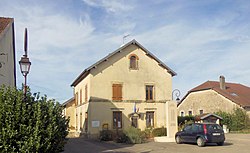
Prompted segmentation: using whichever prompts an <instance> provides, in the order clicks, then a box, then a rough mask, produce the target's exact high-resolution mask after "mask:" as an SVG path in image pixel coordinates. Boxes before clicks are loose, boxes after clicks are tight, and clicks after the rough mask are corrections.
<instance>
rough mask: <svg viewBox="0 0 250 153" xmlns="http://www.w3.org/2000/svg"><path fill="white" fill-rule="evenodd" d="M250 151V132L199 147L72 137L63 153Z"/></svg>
mask: <svg viewBox="0 0 250 153" xmlns="http://www.w3.org/2000/svg"><path fill="white" fill-rule="evenodd" d="M115 152H116V153H164V152H166V153H249V152H250V134H226V141H225V144H224V146H217V145H216V144H209V145H208V146H206V147H198V146H197V145H195V144H176V143H173V142H168V143H166V142H164V143H162V142H148V143H144V144H135V145H129V144H117V143H114V142H100V141H95V140H87V139H84V138H70V139H68V141H67V144H66V145H65V150H64V152H63V153H115Z"/></svg>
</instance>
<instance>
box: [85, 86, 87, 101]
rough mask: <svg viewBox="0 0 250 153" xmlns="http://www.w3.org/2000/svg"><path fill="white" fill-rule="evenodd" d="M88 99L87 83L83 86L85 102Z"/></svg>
mask: <svg viewBox="0 0 250 153" xmlns="http://www.w3.org/2000/svg"><path fill="white" fill-rule="evenodd" d="M87 101H88V85H86V86H85V102H87Z"/></svg>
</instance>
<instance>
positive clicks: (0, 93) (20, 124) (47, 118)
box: [0, 86, 68, 152]
mask: <svg viewBox="0 0 250 153" xmlns="http://www.w3.org/2000/svg"><path fill="white" fill-rule="evenodd" d="M67 127H68V120H67V119H66V118H65V117H63V115H62V107H61V106H60V104H59V103H58V102H56V101H55V100H48V99H47V97H46V96H42V97H40V96H39V94H34V95H32V94H31V93H30V92H28V93H27V96H26V98H25V99H24V96H23V92H22V91H21V90H18V89H15V88H10V87H4V86H3V87H1V88H0V129H1V131H0V152H60V151H61V150H62V149H63V147H64V141H65V137H66V136H67V134H68V131H67Z"/></svg>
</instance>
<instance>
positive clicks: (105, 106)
mask: <svg viewBox="0 0 250 153" xmlns="http://www.w3.org/2000/svg"><path fill="white" fill-rule="evenodd" d="M175 75H176V73H175V72H174V71H173V70H171V69H170V68H169V67H168V66H166V65H165V64H164V63H163V62H161V61H160V60H159V59H158V58H157V57H155V56H154V55H153V54H152V53H150V52H149V51H148V50H147V49H146V48H144V47H143V46H142V45H141V44H139V43H138V42H137V41H136V40H132V41H130V42H128V43H127V44H124V45H123V46H121V47H120V48H118V49H117V50H115V51H114V52H112V53H110V54H109V55H107V56H106V57H104V58H103V59H101V60H100V61H98V62H96V63H95V64H93V65H91V66H90V67H88V68H86V69H85V70H84V71H83V72H82V73H81V74H80V75H79V76H78V77H77V78H76V79H75V80H74V81H73V83H72V84H71V86H72V87H73V90H74V97H75V110H72V112H74V111H75V113H72V112H71V114H74V118H73V117H72V118H71V121H70V122H71V123H70V125H72V126H75V131H76V133H80V134H84V135H87V136H88V137H90V138H96V137H98V136H99V133H100V131H101V130H107V129H108V130H114V131H117V130H124V129H127V128H128V127H130V126H134V127H136V128H140V129H141V130H145V129H146V128H151V127H152V128H158V127H166V128H167V133H168V135H169V136H170V135H172V136H174V134H175V132H176V131H177V118H176V116H177V105H176V102H174V101H172V99H171V93H172V77H173V76H175ZM69 105H71V106H72V107H73V104H69ZM66 111H67V112H69V111H68V110H66ZM66 114H67V113H66Z"/></svg>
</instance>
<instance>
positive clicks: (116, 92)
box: [112, 84, 122, 100]
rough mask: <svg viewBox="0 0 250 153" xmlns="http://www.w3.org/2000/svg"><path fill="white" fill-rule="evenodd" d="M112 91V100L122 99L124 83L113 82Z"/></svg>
mask: <svg viewBox="0 0 250 153" xmlns="http://www.w3.org/2000/svg"><path fill="white" fill-rule="evenodd" d="M112 91H113V96H112V100H122V84H113V85H112Z"/></svg>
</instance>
